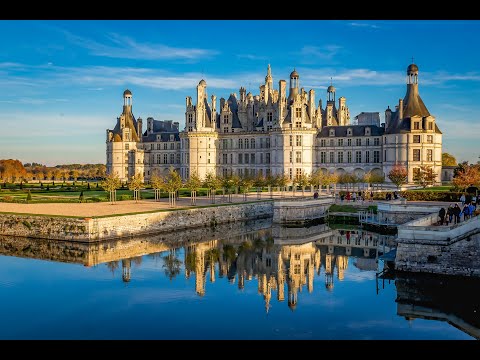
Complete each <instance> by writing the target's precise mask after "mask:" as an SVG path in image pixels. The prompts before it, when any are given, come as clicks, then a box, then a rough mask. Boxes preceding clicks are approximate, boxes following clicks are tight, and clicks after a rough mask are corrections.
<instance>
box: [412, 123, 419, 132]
mask: <svg viewBox="0 0 480 360" xmlns="http://www.w3.org/2000/svg"><path fill="white" fill-rule="evenodd" d="M413 130H420V122H419V121H414V122H413Z"/></svg>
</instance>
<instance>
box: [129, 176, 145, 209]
mask: <svg viewBox="0 0 480 360" xmlns="http://www.w3.org/2000/svg"><path fill="white" fill-rule="evenodd" d="M142 187H143V176H142V174H140V173H137V174H136V175H133V176H132V177H131V178H130V182H129V183H128V189H129V190H132V191H133V199H134V200H135V202H138V199H140V189H141V188H142Z"/></svg>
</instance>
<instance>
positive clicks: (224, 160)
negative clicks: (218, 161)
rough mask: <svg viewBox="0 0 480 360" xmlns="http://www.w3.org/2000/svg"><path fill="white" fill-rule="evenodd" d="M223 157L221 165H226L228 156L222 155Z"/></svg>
mask: <svg viewBox="0 0 480 360" xmlns="http://www.w3.org/2000/svg"><path fill="white" fill-rule="evenodd" d="M222 155H223V156H222V157H223V163H224V164H227V163H228V154H222Z"/></svg>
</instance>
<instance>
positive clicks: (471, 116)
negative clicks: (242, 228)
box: [0, 20, 480, 166]
mask: <svg viewBox="0 0 480 360" xmlns="http://www.w3.org/2000/svg"><path fill="white" fill-rule="evenodd" d="M0 32H1V33H2V34H4V36H3V37H2V51H1V52H0V85H1V87H2V88H3V89H4V93H3V96H2V97H1V98H0V106H1V107H2V111H0V129H1V130H0V159H10V158H11V159H19V160H20V161H22V162H23V163H27V162H37V163H41V164H45V165H47V166H54V165H57V164H71V163H81V164H85V163H105V162H106V155H105V153H106V145H105V134H106V129H113V127H114V126H115V124H116V119H117V117H118V116H120V114H121V112H122V105H123V98H122V96H123V91H124V90H125V89H127V88H128V89H130V90H131V91H132V94H133V113H134V116H135V117H136V118H138V117H141V118H142V119H144V120H145V119H146V118H147V117H150V116H151V117H154V118H155V119H157V120H174V121H178V122H179V123H180V129H181V130H183V128H184V125H185V98H186V97H187V96H191V97H192V98H193V99H194V101H195V99H196V86H197V84H198V82H199V81H200V80H201V79H205V81H206V82H207V93H208V96H210V95H213V94H214V95H216V96H217V108H218V107H219V103H220V98H222V97H224V98H228V97H229V95H230V94H231V93H237V95H238V93H239V89H240V87H242V86H243V87H245V88H246V89H247V92H252V94H254V95H257V94H259V86H260V85H262V84H264V82H265V75H266V73H267V67H268V64H270V65H271V68H272V76H273V83H274V87H275V88H276V89H278V81H279V80H282V79H283V80H287V84H288V80H289V75H290V72H291V71H292V70H293V69H296V70H297V72H298V73H299V76H300V87H304V88H305V90H306V91H307V92H308V91H309V90H310V89H314V90H315V98H316V103H317V104H318V100H319V99H322V101H323V103H324V104H325V101H326V95H327V94H326V89H327V87H328V86H329V85H330V83H332V84H333V85H334V86H335V88H336V97H337V99H338V97H340V96H344V97H346V99H347V106H348V107H349V109H350V115H351V118H352V119H353V118H354V117H355V116H356V115H358V114H359V113H361V112H362V111H365V112H380V115H381V121H382V122H383V119H384V111H385V109H386V108H387V106H390V108H392V109H394V108H395V105H397V104H398V100H399V99H400V98H403V97H404V96H405V92H406V69H407V67H408V65H409V64H410V63H412V59H413V62H414V63H415V64H417V66H418V67H419V93H420V96H421V97H422V99H423V101H424V103H425V105H426V106H427V108H428V110H429V112H430V113H431V114H432V115H433V116H435V118H436V121H437V125H438V126H439V128H440V130H441V131H442V132H443V149H442V151H443V152H448V153H450V154H452V155H453V156H455V157H456V158H457V160H458V161H459V162H460V161H469V162H470V163H473V162H477V161H478V160H479V156H480V147H478V146H477V144H478V139H479V138H480V122H479V120H478V118H477V117H478V115H477V114H480V103H479V101H478V99H479V98H480V68H479V64H480V48H479V47H478V46H477V45H476V43H477V39H478V38H479V36H480V21H477V20H0Z"/></svg>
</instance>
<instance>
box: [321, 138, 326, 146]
mask: <svg viewBox="0 0 480 360" xmlns="http://www.w3.org/2000/svg"><path fill="white" fill-rule="evenodd" d="M325 142H326V141H325V139H322V140H320V146H321V147H325Z"/></svg>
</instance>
